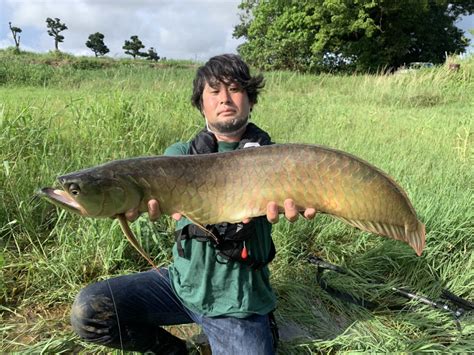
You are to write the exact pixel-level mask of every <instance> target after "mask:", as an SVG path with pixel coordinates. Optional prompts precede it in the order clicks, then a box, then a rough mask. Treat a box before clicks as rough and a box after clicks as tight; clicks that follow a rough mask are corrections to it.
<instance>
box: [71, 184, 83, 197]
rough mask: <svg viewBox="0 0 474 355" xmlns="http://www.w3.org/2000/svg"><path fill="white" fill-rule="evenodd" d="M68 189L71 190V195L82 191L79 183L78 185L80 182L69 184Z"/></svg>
mask: <svg viewBox="0 0 474 355" xmlns="http://www.w3.org/2000/svg"><path fill="white" fill-rule="evenodd" d="M68 190H69V193H70V194H71V195H74V196H77V195H79V194H80V193H81V189H80V187H79V185H78V184H74V183H72V184H71V185H69V187H68Z"/></svg>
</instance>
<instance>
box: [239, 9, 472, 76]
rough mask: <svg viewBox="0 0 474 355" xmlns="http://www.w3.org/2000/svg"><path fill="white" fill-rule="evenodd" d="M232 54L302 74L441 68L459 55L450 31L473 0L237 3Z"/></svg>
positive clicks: (458, 35) (457, 34)
mask: <svg viewBox="0 0 474 355" xmlns="http://www.w3.org/2000/svg"><path fill="white" fill-rule="evenodd" d="M239 8H240V10H241V13H240V24H238V25H237V26H236V27H235V28H234V37H236V38H244V39H246V42H245V43H243V44H242V45H240V46H239V48H238V52H239V53H240V54H241V55H242V56H243V57H244V58H245V59H246V60H247V61H248V62H249V63H250V64H252V65H255V66H257V67H259V68H265V69H290V70H301V71H320V70H325V71H332V70H343V69H345V70H360V71H375V70H378V69H380V68H396V67H398V66H400V65H402V64H403V63H409V62H417V61H422V62H433V63H442V62H443V61H444V57H445V52H448V53H460V52H464V51H465V48H466V46H467V45H468V40H467V39H466V38H465V37H464V36H463V32H462V30H460V29H459V28H457V27H456V21H457V20H458V19H459V18H460V16H464V15H468V14H472V13H473V12H474V2H473V1H472V0H455V1H449V0H417V1H412V0H398V1H387V0H358V1H347V0H266V1H261V0H242V1H241V4H240V5H239Z"/></svg>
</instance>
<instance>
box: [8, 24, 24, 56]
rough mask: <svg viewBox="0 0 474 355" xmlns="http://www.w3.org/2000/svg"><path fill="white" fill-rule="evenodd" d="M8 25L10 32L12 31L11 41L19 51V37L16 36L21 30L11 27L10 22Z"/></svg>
mask: <svg viewBox="0 0 474 355" xmlns="http://www.w3.org/2000/svg"><path fill="white" fill-rule="evenodd" d="M8 25H9V26H10V31H12V36H13V40H14V41H15V47H16V50H17V51H20V35H18V34H19V33H21V28H20V27H14V26H12V23H11V22H8ZM17 35H18V38H17Z"/></svg>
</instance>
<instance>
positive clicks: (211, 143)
mask: <svg viewBox="0 0 474 355" xmlns="http://www.w3.org/2000/svg"><path fill="white" fill-rule="evenodd" d="M247 143H258V144H260V145H270V144H273V142H272V140H271V138H270V135H269V134H268V133H267V132H265V131H263V130H262V129H260V128H259V127H257V126H256V125H255V124H253V123H249V124H247V128H246V130H245V132H244V134H243V136H242V139H241V140H240V142H239V145H238V147H237V149H242V148H243V147H244V146H245V144H247ZM217 150H218V143H217V139H216V136H215V135H214V134H213V133H211V132H209V131H208V130H207V129H206V128H204V129H203V130H202V131H201V132H199V133H198V134H197V135H196V137H194V139H193V140H192V141H191V143H190V145H189V151H188V154H191V155H194V154H209V153H216V152H217Z"/></svg>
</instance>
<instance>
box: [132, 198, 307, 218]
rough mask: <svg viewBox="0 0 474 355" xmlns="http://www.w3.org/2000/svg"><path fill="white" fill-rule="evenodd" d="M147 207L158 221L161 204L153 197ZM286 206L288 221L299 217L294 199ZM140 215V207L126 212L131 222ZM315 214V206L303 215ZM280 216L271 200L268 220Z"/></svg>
mask: <svg viewBox="0 0 474 355" xmlns="http://www.w3.org/2000/svg"><path fill="white" fill-rule="evenodd" d="M147 208H148V218H149V219H150V221H156V220H157V219H158V218H160V216H161V211H160V205H159V204H158V201H157V200H155V199H153V200H150V201H148V203H147ZM284 208H285V218H286V219H287V220H288V221H290V222H294V221H296V220H297V219H298V217H299V215H300V212H299V211H298V210H297V209H296V206H295V202H294V201H293V200H292V199H286V200H285V202H284ZM139 215H140V213H139V212H138V208H134V209H131V210H128V211H127V212H125V217H126V218H127V220H128V221H130V222H133V221H135V220H136V219H137V218H138V216H139ZM315 215H316V210H315V209H314V208H307V209H306V210H305V211H304V213H303V216H304V218H306V219H313V218H314V216H315ZM171 217H172V218H173V219H174V220H176V221H178V220H179V219H181V217H182V215H181V213H173V214H172V215H171ZM279 218H280V216H279V212H278V205H277V204H276V202H274V201H271V202H269V203H268V205H267V219H268V221H269V222H270V223H277V222H278V220H279ZM250 221H251V218H245V219H244V220H243V221H242V222H243V223H248V222H250Z"/></svg>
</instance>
